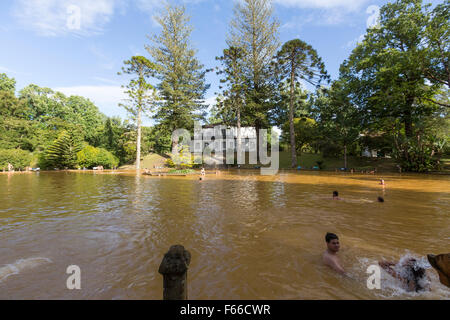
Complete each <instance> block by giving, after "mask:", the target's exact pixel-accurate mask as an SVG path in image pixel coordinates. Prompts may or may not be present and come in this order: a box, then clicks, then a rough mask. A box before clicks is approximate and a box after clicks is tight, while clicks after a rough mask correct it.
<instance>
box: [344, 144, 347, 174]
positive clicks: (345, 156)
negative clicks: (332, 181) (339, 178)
mask: <svg viewBox="0 0 450 320" xmlns="http://www.w3.org/2000/svg"><path fill="white" fill-rule="evenodd" d="M344 168H345V170H347V145H344Z"/></svg>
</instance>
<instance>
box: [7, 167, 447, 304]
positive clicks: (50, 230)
mask: <svg viewBox="0 0 450 320" xmlns="http://www.w3.org/2000/svg"><path fill="white" fill-rule="evenodd" d="M379 178H380V177H376V176H365V175H359V174H354V175H352V174H334V173H317V172H315V173H307V172H302V173H283V172H282V173H280V174H279V175H277V176H260V175H259V172H258V171H241V173H239V172H237V171H230V172H228V173H227V172H223V173H222V174H221V175H220V176H214V175H211V176H210V175H208V176H207V178H206V180H204V181H199V180H198V177H197V176H194V177H160V178H156V177H147V176H136V175H135V174H121V175H113V174H109V173H108V172H105V174H91V173H72V172H70V173H69V172H55V173H46V172H41V173H39V174H35V173H33V174H18V175H0V199H1V200H2V201H1V202H0V243H1V245H0V299H14V298H19V299H23V298H25V299H161V298H162V277H161V275H159V274H158V273H157V270H158V267H159V264H160V262H161V260H162V257H163V255H164V253H165V252H166V251H167V250H168V249H169V247H170V246H171V245H174V244H182V245H184V246H185V247H186V248H187V249H188V250H189V251H190V252H191V254H192V262H191V266H190V269H189V276H188V278H189V288H188V292H189V298H191V299H385V298H389V299H436V298H437V299H449V298H450V293H449V290H448V289H447V288H446V287H444V286H442V285H441V284H440V283H439V281H438V278H437V275H436V273H435V272H434V271H433V270H432V269H430V270H428V271H429V273H430V275H431V286H432V291H431V292H427V293H420V294H417V293H408V292H405V291H404V290H403V289H401V287H400V286H399V284H398V283H397V282H396V281H395V280H394V279H392V278H391V277H390V276H389V275H387V274H385V273H384V272H383V273H382V290H372V291H371V290H369V289H367V287H366V280H367V277H368V274H366V269H367V267H368V266H369V265H371V264H376V263H377V261H378V260H381V259H387V260H399V259H400V258H402V257H405V256H406V255H412V256H415V257H418V258H420V257H425V255H426V254H428V253H435V254H438V253H447V252H450V241H449V240H450V238H449V234H450V216H449V213H448V212H450V210H449V208H450V202H449V197H450V184H449V178H448V177H445V176H431V175H391V176H383V178H384V179H385V181H386V184H387V186H386V187H385V188H384V189H383V188H382V186H380V185H378V183H379ZM333 190H338V191H339V195H340V197H342V199H343V200H341V201H333V200H331V193H332V191H333ZM378 196H383V197H384V198H385V200H386V202H385V203H378V202H377V201H376V199H377V197H378ZM328 231H329V232H335V233H337V234H338V235H339V236H340V238H341V246H342V250H341V252H340V255H341V260H342V262H343V265H344V267H345V268H346V269H347V270H349V272H350V273H351V275H352V278H353V279H347V278H342V277H340V276H339V275H336V274H335V273H333V272H332V271H331V270H329V269H328V268H327V267H325V266H323V265H322V262H321V254H322V252H323V250H324V249H325V242H324V235H325V233H326V232H328ZM73 264H75V265H78V266H80V268H81V272H82V279H81V286H82V290H79V291H78V290H74V291H71V290H68V289H67V288H66V279H67V277H68V275H67V274H66V273H65V272H66V268H67V267H68V266H69V265H73Z"/></svg>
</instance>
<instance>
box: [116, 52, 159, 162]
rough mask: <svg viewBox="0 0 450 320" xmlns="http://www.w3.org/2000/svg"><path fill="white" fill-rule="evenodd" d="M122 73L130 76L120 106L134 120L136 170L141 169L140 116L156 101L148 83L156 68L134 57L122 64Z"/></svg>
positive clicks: (151, 87)
mask: <svg viewBox="0 0 450 320" xmlns="http://www.w3.org/2000/svg"><path fill="white" fill-rule="evenodd" d="M124 64H125V66H124V67H122V72H119V75H121V74H126V75H130V76H132V78H131V80H130V82H129V83H128V85H127V86H126V87H124V86H123V87H124V88H126V89H127V90H126V91H125V93H126V94H127V95H128V99H127V100H126V102H125V103H121V104H120V106H122V107H124V108H125V109H126V110H127V111H128V112H129V113H130V114H131V116H132V117H133V119H135V120H136V126H137V140H136V170H140V168H141V126H142V114H143V112H146V111H151V110H152V107H153V105H154V103H155V100H156V93H155V89H154V87H153V86H152V85H151V84H150V83H148V82H147V81H148V79H149V78H150V77H152V76H153V74H154V73H155V71H156V66H155V64H153V63H152V62H150V61H149V60H148V59H147V58H145V57H142V56H134V57H132V58H131V59H130V60H127V61H125V62H124Z"/></svg>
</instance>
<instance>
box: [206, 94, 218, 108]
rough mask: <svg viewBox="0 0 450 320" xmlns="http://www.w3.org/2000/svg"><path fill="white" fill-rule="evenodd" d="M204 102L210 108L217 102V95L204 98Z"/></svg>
mask: <svg viewBox="0 0 450 320" xmlns="http://www.w3.org/2000/svg"><path fill="white" fill-rule="evenodd" d="M205 104H206V105H208V106H209V107H208V108H212V107H213V106H215V105H216V104H217V96H213V97H209V98H206V99H205Z"/></svg>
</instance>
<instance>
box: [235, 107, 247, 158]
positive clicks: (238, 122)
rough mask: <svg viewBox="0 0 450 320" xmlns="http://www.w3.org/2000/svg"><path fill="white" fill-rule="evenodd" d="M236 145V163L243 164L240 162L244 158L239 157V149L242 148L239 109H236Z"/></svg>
mask: <svg viewBox="0 0 450 320" xmlns="http://www.w3.org/2000/svg"><path fill="white" fill-rule="evenodd" d="M236 146H237V149H236V150H237V164H244V163H240V162H244V161H245V157H244V159H240V155H241V150H242V144H241V109H240V108H238V109H237V139H236Z"/></svg>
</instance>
